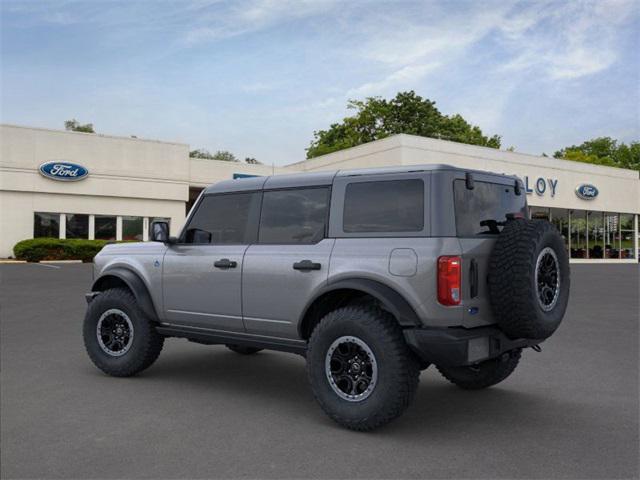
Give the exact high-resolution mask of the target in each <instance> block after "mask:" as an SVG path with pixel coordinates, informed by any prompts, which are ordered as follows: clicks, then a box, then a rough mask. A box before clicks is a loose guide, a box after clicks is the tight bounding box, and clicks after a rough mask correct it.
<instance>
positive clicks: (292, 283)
mask: <svg viewBox="0 0 640 480" xmlns="http://www.w3.org/2000/svg"><path fill="white" fill-rule="evenodd" d="M328 209H329V188H328V187H304V188H303V187H301V188H291V189H285V190H272V191H265V192H264V196H263V200H262V214H261V217H260V229H259V235H258V243H257V244H255V245H251V246H250V247H249V248H248V249H247V252H246V254H245V257H244V266H243V276H242V302H243V318H244V323H245V326H246V328H247V332H249V333H252V334H255V335H264V336H270V337H279V338H290V339H297V338H298V320H299V317H300V315H301V314H302V311H303V309H304V307H305V306H306V305H307V302H308V301H309V299H310V297H311V294H312V293H313V292H315V291H316V290H317V289H318V288H320V287H321V286H323V285H325V284H326V282H327V277H328V273H329V259H330V257H331V250H332V248H333V244H334V243H335V239H330V238H326V230H327V218H328Z"/></svg>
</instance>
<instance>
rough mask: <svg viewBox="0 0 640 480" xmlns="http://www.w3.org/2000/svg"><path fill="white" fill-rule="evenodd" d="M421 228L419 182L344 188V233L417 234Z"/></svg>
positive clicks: (422, 195) (420, 188) (418, 180)
mask: <svg viewBox="0 0 640 480" xmlns="http://www.w3.org/2000/svg"><path fill="white" fill-rule="evenodd" d="M423 229H424V182H423V181H422V180H420V179H409V180H382V181H373V182H355V183H350V184H348V185H347V188H346V191H345V197H344V213H343V230H344V232H346V233H365V232H366V233H369V232H420V231H422V230H423Z"/></svg>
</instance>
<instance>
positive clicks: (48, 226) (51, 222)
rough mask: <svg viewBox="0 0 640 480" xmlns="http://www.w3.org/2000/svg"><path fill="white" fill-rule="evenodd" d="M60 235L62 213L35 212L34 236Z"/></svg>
mask: <svg viewBox="0 0 640 480" xmlns="http://www.w3.org/2000/svg"><path fill="white" fill-rule="evenodd" d="M40 237H53V238H59V237H60V214H59V213H43V212H35V213H34V214H33V238H40Z"/></svg>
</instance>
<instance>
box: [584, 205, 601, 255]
mask: <svg viewBox="0 0 640 480" xmlns="http://www.w3.org/2000/svg"><path fill="white" fill-rule="evenodd" d="M602 219H603V214H602V212H587V241H588V242H589V257H588V258H596V259H601V258H604V222H603V220H602Z"/></svg>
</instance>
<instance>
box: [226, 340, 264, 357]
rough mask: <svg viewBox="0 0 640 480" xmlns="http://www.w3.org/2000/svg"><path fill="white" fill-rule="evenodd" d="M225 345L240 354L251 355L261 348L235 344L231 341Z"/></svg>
mask: <svg viewBox="0 0 640 480" xmlns="http://www.w3.org/2000/svg"><path fill="white" fill-rule="evenodd" d="M225 346H226V347H227V348H228V349H229V350H231V351H232V352H236V353H239V354H240V355H253V354H254V353H258V352H259V351H260V350H262V349H261V348H255V347H246V346H244V345H235V344H232V343H227V344H226V345H225Z"/></svg>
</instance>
